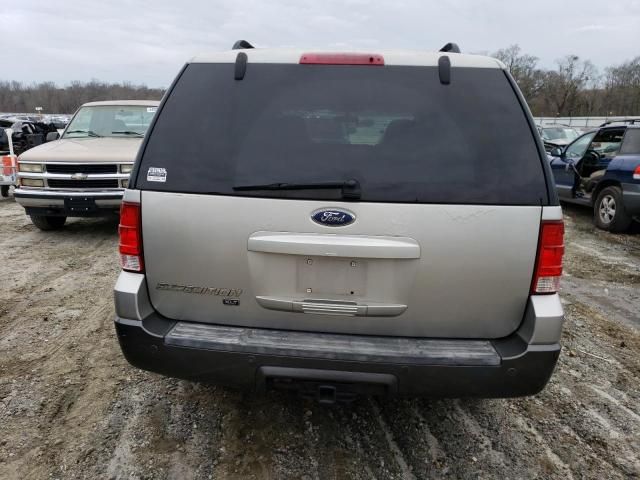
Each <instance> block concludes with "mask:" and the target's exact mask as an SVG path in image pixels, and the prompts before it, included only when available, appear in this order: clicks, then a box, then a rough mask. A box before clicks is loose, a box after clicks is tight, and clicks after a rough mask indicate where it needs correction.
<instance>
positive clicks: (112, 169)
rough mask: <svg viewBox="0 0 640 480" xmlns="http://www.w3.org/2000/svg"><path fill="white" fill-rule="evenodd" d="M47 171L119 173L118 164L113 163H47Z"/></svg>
mask: <svg viewBox="0 0 640 480" xmlns="http://www.w3.org/2000/svg"><path fill="white" fill-rule="evenodd" d="M47 172H49V173H67V174H69V173H70V174H74V173H118V166H117V165H115V164H113V165H91V164H83V163H80V164H73V165H71V164H64V165H61V164H55V163H48V164H47Z"/></svg>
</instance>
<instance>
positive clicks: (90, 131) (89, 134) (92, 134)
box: [65, 130, 102, 137]
mask: <svg viewBox="0 0 640 480" xmlns="http://www.w3.org/2000/svg"><path fill="white" fill-rule="evenodd" d="M69 133H86V134H87V136H88V137H102V135H98V134H97V133H96V132H94V131H93V130H71V131H70V132H65V135H67V134H69Z"/></svg>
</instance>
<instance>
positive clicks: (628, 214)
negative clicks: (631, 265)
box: [550, 123, 640, 232]
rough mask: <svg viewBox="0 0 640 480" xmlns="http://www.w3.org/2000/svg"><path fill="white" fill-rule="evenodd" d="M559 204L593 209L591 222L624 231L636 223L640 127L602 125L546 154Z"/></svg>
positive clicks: (639, 203) (639, 189)
mask: <svg viewBox="0 0 640 480" xmlns="http://www.w3.org/2000/svg"><path fill="white" fill-rule="evenodd" d="M550 159H551V169H552V171H553V175H554V178H555V184H556V188H557V190H558V196H559V197H560V200H562V201H565V202H570V203H576V204H579V205H586V206H589V207H592V208H593V221H594V223H595V224H596V226H598V227H599V228H602V229H603V230H608V231H610V232H624V231H626V230H627V229H628V228H629V226H630V225H631V222H632V221H633V220H634V218H635V219H636V220H638V219H639V218H640V125H637V124H635V123H630V124H626V123H625V124H622V125H620V124H618V125H613V124H604V125H603V126H601V127H600V128H599V129H597V130H594V131H592V132H589V133H585V134H584V135H582V136H580V137H578V138H577V139H576V140H574V141H573V142H572V143H570V144H569V145H567V146H566V147H565V148H564V149H560V148H555V149H553V150H552V151H551V153H550Z"/></svg>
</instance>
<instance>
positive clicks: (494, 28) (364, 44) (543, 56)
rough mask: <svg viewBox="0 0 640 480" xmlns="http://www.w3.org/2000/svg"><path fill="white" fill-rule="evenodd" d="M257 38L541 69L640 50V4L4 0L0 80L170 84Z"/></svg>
mask: <svg viewBox="0 0 640 480" xmlns="http://www.w3.org/2000/svg"><path fill="white" fill-rule="evenodd" d="M240 38H244V39H247V40H249V41H250V42H252V43H253V44H254V45H256V46H261V47H276V46H303V47H314V48H322V47H325V48H327V47H331V48H336V47H338V48H345V49H348V48H358V49H363V48H364V49H369V50H371V51H372V52H375V50H376V48H415V49H428V50H433V49H438V48H439V47H441V46H442V45H443V44H445V43H446V42H450V41H454V42H457V43H458V44H459V45H460V47H461V48H462V50H463V51H464V52H493V51H495V50H497V49H499V48H502V47H506V46H508V45H511V44H514V43H517V44H519V45H520V46H521V47H522V49H523V50H524V51H525V52H527V53H530V54H533V55H536V56H537V57H539V58H540V64H541V65H542V66H544V67H552V66H553V65H554V61H555V60H556V59H558V58H560V57H561V56H564V55H567V54H570V53H571V54H576V55H579V56H580V57H583V58H588V59H590V60H592V61H593V62H594V63H595V64H596V65H597V66H598V67H599V68H604V67H606V66H608V65H611V64H617V63H621V62H623V61H625V60H630V59H632V58H633V57H635V56H638V55H640V0H608V1H604V2H603V1H602V0H562V1H561V0H534V1H526V0H436V1H428V0H422V1H421V0H387V1H376V0H269V1H257V0H188V1H179V0H173V1H171V2H168V1H164V0H154V1H149V0H132V1H125V0H107V1H103V2H96V1H91V0H89V1H87V0H54V1H50V2H44V1H42V0H40V1H35V0H18V1H9V0H3V2H2V8H1V9H0V59H1V64H2V68H1V69H0V79H2V80H20V81H25V82H40V81H45V80H51V81H54V82H56V83H59V84H66V83H68V82H69V81H71V80H90V79H92V78H95V79H98V80H105V81H116V82H122V81H130V82H133V83H136V84H140V83H146V84H147V85H149V86H152V87H166V86H168V85H169V83H170V82H171V80H172V79H173V77H174V76H175V74H176V73H177V72H178V70H179V69H180V67H181V66H182V65H183V64H184V62H185V61H186V60H187V59H188V58H190V57H192V56H193V55H195V54H197V53H202V52H206V51H215V50H227V49H229V48H230V47H231V45H232V44H233V42H234V41H235V40H237V39H240Z"/></svg>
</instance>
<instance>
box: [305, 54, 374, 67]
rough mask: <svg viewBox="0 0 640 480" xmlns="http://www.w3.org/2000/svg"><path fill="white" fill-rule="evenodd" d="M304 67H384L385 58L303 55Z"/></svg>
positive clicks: (372, 56) (349, 55)
mask: <svg viewBox="0 0 640 480" xmlns="http://www.w3.org/2000/svg"><path fill="white" fill-rule="evenodd" d="M300 63H301V64H304V65H384V57H383V56H382V55H378V54H376V53H303V54H302V56H301V57H300Z"/></svg>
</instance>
